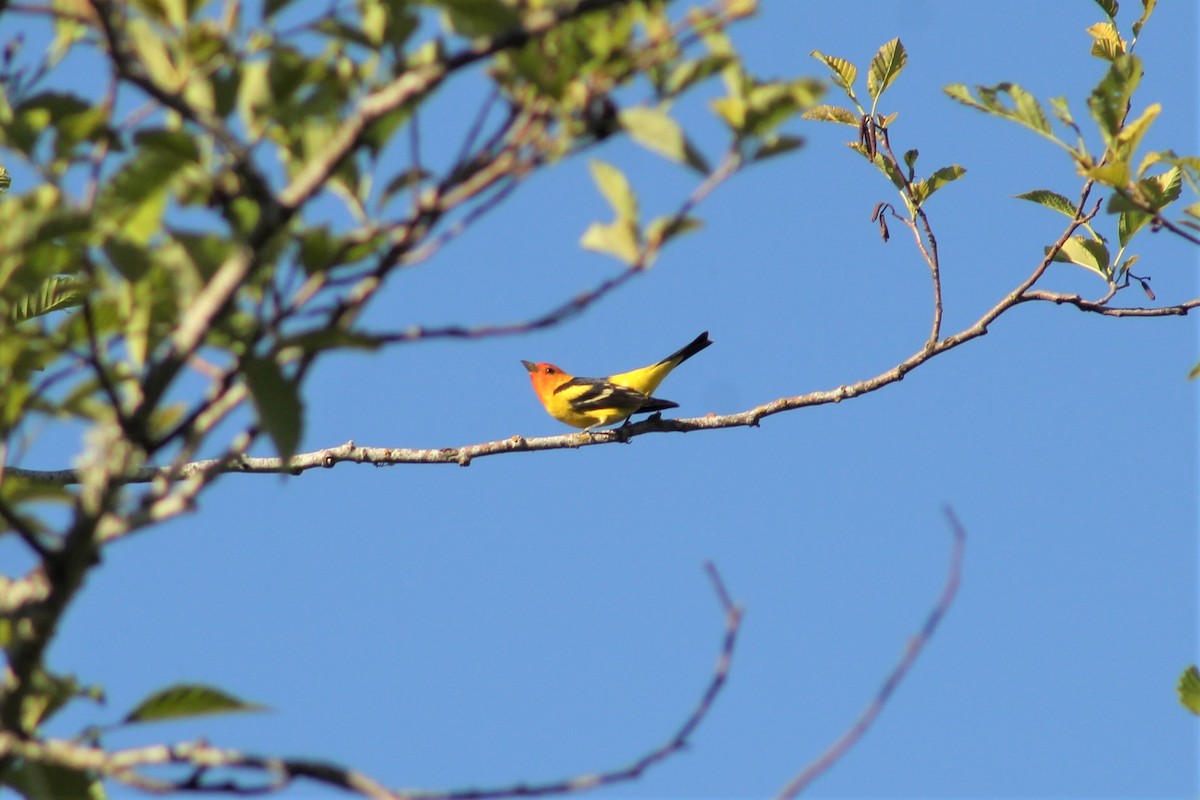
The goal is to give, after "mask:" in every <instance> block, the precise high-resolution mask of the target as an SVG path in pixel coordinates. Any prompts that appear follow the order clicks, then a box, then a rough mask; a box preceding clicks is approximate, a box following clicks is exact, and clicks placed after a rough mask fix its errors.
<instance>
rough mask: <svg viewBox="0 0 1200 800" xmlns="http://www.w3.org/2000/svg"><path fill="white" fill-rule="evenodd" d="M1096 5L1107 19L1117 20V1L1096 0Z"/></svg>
mask: <svg viewBox="0 0 1200 800" xmlns="http://www.w3.org/2000/svg"><path fill="white" fill-rule="evenodd" d="M1096 5H1098V6H1100V8H1101V9H1102V10H1103V11H1104V13H1105V14H1107V15H1108V18H1109V19H1116V18H1117V5H1118V4H1117V0H1096Z"/></svg>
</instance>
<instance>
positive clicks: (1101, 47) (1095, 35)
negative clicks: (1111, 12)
mask: <svg viewBox="0 0 1200 800" xmlns="http://www.w3.org/2000/svg"><path fill="white" fill-rule="evenodd" d="M1087 32H1088V35H1089V36H1091V37H1092V40H1093V41H1092V55H1094V56H1097V57H1098V58H1103V59H1104V60H1105V61H1114V60H1116V59H1117V57H1118V56H1123V55H1125V40H1124V39H1122V38H1121V34H1119V33H1117V29H1116V27H1115V26H1114V25H1113V24H1112V23H1111V22H1097V23H1096V24H1095V25H1093V26H1092V27H1090V28H1088V29H1087Z"/></svg>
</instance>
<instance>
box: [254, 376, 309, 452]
mask: <svg viewBox="0 0 1200 800" xmlns="http://www.w3.org/2000/svg"><path fill="white" fill-rule="evenodd" d="M242 374H244V375H245V376H246V386H247V388H249V389H250V397H251V399H253V401H254V407H255V409H257V411H258V421H259V423H261V424H262V426H263V428H264V429H265V430H266V432H267V435H268V436H270V437H271V440H272V441H273V442H274V443H275V449H276V450H278V451H279V457H280V458H281V459H283V460H284V461H285V462H286V461H287V460H288V459H290V458H291V457H292V456H293V455H295V454H296V447H297V446H298V445H299V444H300V437H301V433H302V432H303V428H304V406H303V402H302V400H301V398H300V392H299V391H298V390H297V388H296V384H295V382H294V381H292V380H290V379H289V378H287V377H286V376H285V375H284V374H283V371H282V370H280V368H279V364H277V363H276V362H275V360H274V359H271V358H258V357H255V356H245V357H243V359H242Z"/></svg>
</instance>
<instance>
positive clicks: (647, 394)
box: [521, 331, 712, 430]
mask: <svg viewBox="0 0 1200 800" xmlns="http://www.w3.org/2000/svg"><path fill="white" fill-rule="evenodd" d="M710 344H712V341H711V340H710V339H709V338H708V331H705V332H704V333H702V334H700V335H699V336H697V337H696V338H695V339H693V340H692V341H691V342H690V343H689V344H687V345H686V346H685V347H682V348H680V349H679V350H677V351H676V352H674V353H672V354H671V355H669V356H667V357H666V358H664V359H663V360H662V361H659V362H657V363H654V364H651V365H650V366H648V367H641V368H639V369H635V370H630V371H629V372H621V373H618V374H616V375H610V376H609V377H607V378H576V377H574V376H572V375H570V374H569V373H566V372H564V371H563V370H562V369H560V368H558V367H556V366H554V365H553V364H547V363H546V362H544V361H543V362H538V363H536V364H535V363H532V362H530V361H522V362H521V363H522V364H524V365H525V368H526V369H527V370H529V378H530V380H531V381H532V383H533V391H534V392H535V393H536V394H537V396H538V399H539V400H541V401H542V405H543V406H545V408H546V411H547V412H549V414H550V416H552V417H554V418H555V419H557V420H559V421H561V422H565V423H567V424H568V425H572V426H574V427H576V428H584V429H587V430H590V429H591V428H595V427H598V426H603V425H612V424H614V423H617V422H622V421H624V420H627V419H629V417H630V416H632V415H633V414H637V413H641V412H651V411H662V410H664V409H668V408H677V407H678V406H679V404H678V403H673V402H671V401H670V400H663V399H660V398H657V397H653V396H652V395H653V392H654V390H655V389H657V388H658V386H659V384H660V383H662V381H663V378H665V377H667V374H668V373H670V372H671V370H673V369H675V368H676V367H678V366H679V365H680V364H682V363H683V362H684V361H687V360H688V359H689V358H691V357H692V356H694V355H696V353H699V352H700V351H701V350H703V349H704V348H706V347H708V346H709V345H710Z"/></svg>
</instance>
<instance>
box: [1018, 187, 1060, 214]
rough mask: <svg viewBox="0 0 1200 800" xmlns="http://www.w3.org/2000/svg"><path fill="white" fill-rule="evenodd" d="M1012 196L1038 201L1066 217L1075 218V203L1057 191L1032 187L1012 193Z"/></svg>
mask: <svg viewBox="0 0 1200 800" xmlns="http://www.w3.org/2000/svg"><path fill="white" fill-rule="evenodd" d="M1014 197H1016V198H1017V199H1018V200H1028V201H1030V202H1031V203H1038V204H1039V205H1043V206H1045V207H1046V208H1049V209H1051V210H1054V211H1057V212H1058V213H1060V214H1062V215H1064V216H1066V217H1069V218H1071V219H1075V204H1074V203H1072V202H1071V201H1070V200H1068V199H1067V198H1066V197H1064V196H1062V195H1061V194H1059V193H1058V192H1052V191H1050V190H1049V189H1033V190H1031V191H1028V192H1022V193H1021V194H1018V195H1014Z"/></svg>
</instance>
